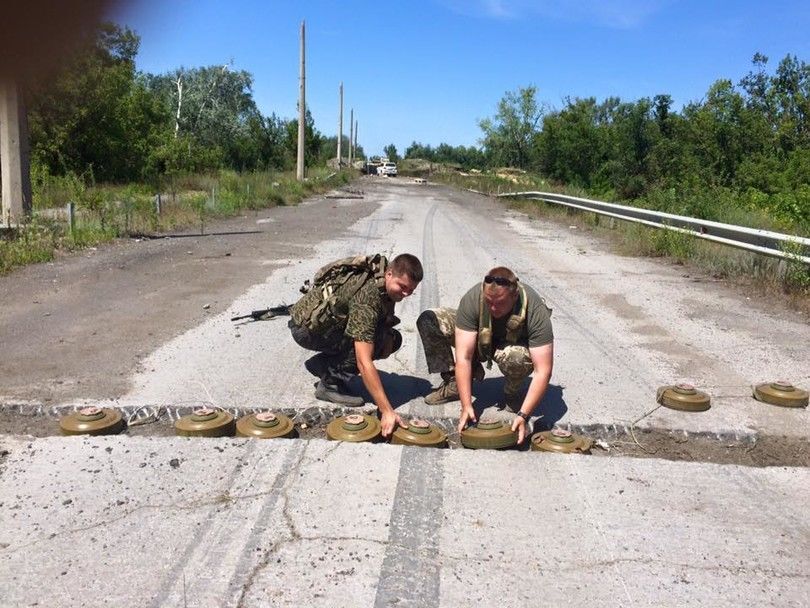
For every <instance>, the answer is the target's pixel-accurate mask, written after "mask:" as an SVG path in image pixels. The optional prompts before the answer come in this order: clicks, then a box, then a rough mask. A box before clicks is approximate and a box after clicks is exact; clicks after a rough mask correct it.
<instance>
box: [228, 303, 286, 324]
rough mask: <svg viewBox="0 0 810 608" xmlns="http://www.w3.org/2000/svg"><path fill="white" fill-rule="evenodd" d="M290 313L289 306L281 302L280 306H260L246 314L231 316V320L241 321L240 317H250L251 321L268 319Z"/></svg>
mask: <svg viewBox="0 0 810 608" xmlns="http://www.w3.org/2000/svg"><path fill="white" fill-rule="evenodd" d="M289 314H290V306H289V305H287V304H282V305H281V306H273V307H271V308H262V309H260V310H254V311H251V312H250V313H249V314H246V315H239V316H236V317H231V321H241V320H242V319H250V320H251V321H268V320H270V319H275V318H276V317H284V316H287V315H289Z"/></svg>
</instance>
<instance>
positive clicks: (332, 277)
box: [289, 253, 423, 436]
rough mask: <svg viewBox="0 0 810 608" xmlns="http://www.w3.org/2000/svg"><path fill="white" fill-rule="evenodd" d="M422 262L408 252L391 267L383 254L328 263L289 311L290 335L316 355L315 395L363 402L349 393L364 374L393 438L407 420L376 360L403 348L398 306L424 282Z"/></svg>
mask: <svg viewBox="0 0 810 608" xmlns="http://www.w3.org/2000/svg"><path fill="white" fill-rule="evenodd" d="M422 274H423V273H422V264H421V263H420V262H419V259H418V258H416V257H415V256H413V255H410V254H408V253H404V254H401V255H398V256H397V257H395V258H394V259H393V261H392V262H391V263H390V264H389V263H388V260H387V259H386V258H385V257H384V256H382V255H379V254H378V255H374V256H369V257H366V256H358V257H355V258H346V259H343V260H338V261H336V262H333V263H331V264H327V265H326V266H324V267H323V268H321V269H320V270H319V271H318V273H317V274H316V275H315V279H314V281H313V282H312V284H311V285H310V284H309V281H307V282H306V283H305V284H304V287H302V289H301V290H302V291H303V292H304V293H305V295H304V296H303V297H302V298H301V299H300V300H298V302H296V303H295V304H293V306H292V307H291V308H290V316H291V319H290V323H289V327H290V332H291V333H292V337H293V339H294V340H295V341H296V343H297V344H298V345H299V346H302V347H304V348H306V349H308V350H313V351H317V354H316V355H314V356H312V357H311V358H309V359H308V360H307V361H306V363H305V366H306V368H307V370H308V371H309V372H310V373H311V374H313V375H315V376H317V377H318V378H319V380H318V382H317V383H316V385H315V397H316V398H318V399H321V400H323V401H330V402H332V403H338V404H341V405H346V406H361V405H363V403H364V402H363V398H362V397H360V396H358V395H353V394H351V393H350V392H349V389H348V386H347V384H348V382H349V380H351V379H352V377H354V376H355V375H356V374H360V377H361V378H362V380H363V384H364V385H365V387H366V389H367V390H368V392H369V393H370V394H371V397H372V399H373V400H374V403H375V404H376V405H377V408H378V409H379V410H380V414H381V423H382V432H383V435H385V436H388V435H390V434H391V433H392V432H393V431H394V428H395V426H396V425H397V424H402V420H401V419H400V418H399V416H398V415H397V414H396V413H395V412H394V409H393V408H392V407H391V403H390V402H389V400H388V397H387V395H386V394H385V389H384V388H383V385H382V382H381V381H380V375H379V373H378V372H377V368H376V367H374V363H373V361H374V360H375V359H385V358H387V357H388V356H389V355H390V354H391V353H392V352H395V351H396V350H397V349H399V347H400V346H401V344H402V335H401V334H400V333H399V332H398V331H397V330H396V329H394V326H395V325H396V324H398V323H399V319H398V318H397V317H396V316H395V315H394V304H395V303H396V302H400V301H402V300H403V299H404V298H406V297H408V296H409V295H411V294H412V293H413V292H414V290H415V289H416V287H417V286H418V285H419V282H420V281H421V280H422Z"/></svg>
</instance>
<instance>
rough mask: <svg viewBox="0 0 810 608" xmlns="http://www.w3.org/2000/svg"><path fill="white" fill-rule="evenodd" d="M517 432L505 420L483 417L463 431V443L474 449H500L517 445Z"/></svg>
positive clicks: (466, 446)
mask: <svg viewBox="0 0 810 608" xmlns="http://www.w3.org/2000/svg"><path fill="white" fill-rule="evenodd" d="M517 438H518V434H517V432H515V431H513V430H512V427H511V426H510V425H509V424H508V423H506V422H505V421H503V420H491V419H487V418H485V419H483V420H481V421H479V422H478V424H476V425H475V426H469V427H467V428H466V429H464V430H463V431H461V445H463V446H464V447H465V448H470V449H472V450H482V449H489V450H500V449H504V448H511V447H514V446H516V445H517Z"/></svg>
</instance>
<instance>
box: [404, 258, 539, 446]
mask: <svg viewBox="0 0 810 608" xmlns="http://www.w3.org/2000/svg"><path fill="white" fill-rule="evenodd" d="M416 326H417V328H418V329H419V336H420V337H421V339H422V345H423V347H424V349H425V358H426V359H427V364H428V371H430V372H431V373H439V374H441V377H442V383H441V384H440V385H439V386H438V387H437V388H435V389H434V390H433V391H432V392H431V393H430V394H428V395H427V396H426V397H425V403H427V404H429V405H438V404H442V403H447V402H450V401H455V400H460V401H461V417H460V420H459V431H461V430H462V429H463V428H464V426H465V425H466V424H467V422H468V421H469V420H472V421H475V419H476V418H475V412H474V410H473V408H472V380H473V379H475V380H479V381H480V380H483V379H484V373H485V372H484V367H483V365H482V361H485V362H486V363H487V365H488V366H490V367H491V365H492V361H494V362H495V363H496V364H497V365H498V367H499V368H500V370H501V373H502V374H503V375H504V404H505V405H506V407H507V408H509V409H510V410H512V411H514V412H516V413H517V416H516V417H515V420H514V422H513V423H512V429H513V430H516V431H518V439H519V441H521V442H522V441H523V438H524V437H525V435H526V422H527V421H528V419H529V417H530V416H531V415H532V412H533V411H534V409H535V407H536V406H537V404H539V403H540V401H541V399H542V397H543V394H544V393H545V391H546V388H547V387H548V382H549V380H550V378H551V370H552V367H553V358H554V346H553V344H554V335H553V332H552V328H551V310H550V309H549V308H548V307H547V306H546V305H545V302H544V300H543V299H542V298H541V297H540V296H539V295H538V294H537V293H536V292H535V291H534V290H533V289H532V288H531V287H528V286H527V285H523V284H521V283H520V282H519V281H518V279H517V277H516V276H515V275H514V273H513V272H512V271H511V270H509V269H508V268H504V267H502V266H501V267H498V268H493V269H492V270H490V271H489V272H488V273H487V274H486V276H485V277H484V280H483V281H482V282H481V283H479V284H477V285H475V286H473V287H472V288H471V289H470V290H469V291H468V292H467V293H466V294H465V295H464V297H463V298H462V299H461V302H460V303H459V307H458V309H453V308H433V309H429V310H426V311H424V312H423V313H422V314H421V315H419V318H418V319H417V321H416ZM453 347H455V356H454V355H453V350H452V349H453ZM532 372H534V377H533V378H532V381H531V384H530V385H529V390H528V392H527V393H526V394H525V396H524V394H523V393H522V391H521V389H522V387H523V383H524V380H525V379H526V377H528V376H529V375H530V374H532Z"/></svg>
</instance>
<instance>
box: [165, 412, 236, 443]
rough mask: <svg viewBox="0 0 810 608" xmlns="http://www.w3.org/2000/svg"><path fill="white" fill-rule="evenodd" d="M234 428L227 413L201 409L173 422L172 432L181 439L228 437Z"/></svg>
mask: <svg viewBox="0 0 810 608" xmlns="http://www.w3.org/2000/svg"><path fill="white" fill-rule="evenodd" d="M235 426H236V425H235V424H234V421H233V416H232V415H231V414H229V413H228V412H225V411H223V410H215V409H213V408H210V407H201V408H198V409H196V410H194V412H193V413H191V414H189V415H188V416H183V417H182V418H180V420H178V421H177V422H175V423H174V432H175V434H176V435H180V436H182V437H230V436H231V435H233V433H234V429H235Z"/></svg>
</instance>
